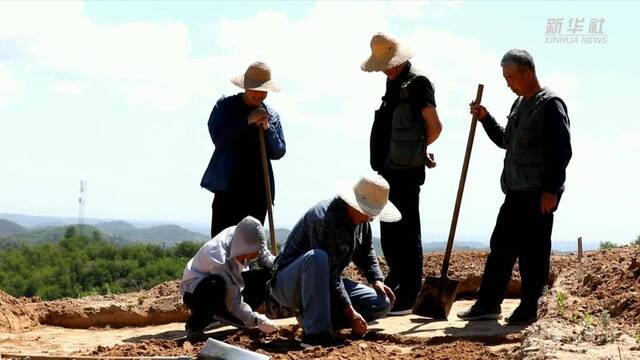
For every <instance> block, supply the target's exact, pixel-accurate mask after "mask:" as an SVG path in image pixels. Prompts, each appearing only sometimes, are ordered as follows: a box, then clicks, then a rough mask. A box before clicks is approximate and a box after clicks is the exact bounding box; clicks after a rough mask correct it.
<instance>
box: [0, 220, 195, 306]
mask: <svg viewBox="0 0 640 360" xmlns="http://www.w3.org/2000/svg"><path fill="white" fill-rule="evenodd" d="M69 229H73V227H69V228H68V231H67V233H68V235H72V233H73V230H69ZM199 248H200V245H199V244H196V243H190V242H182V243H179V244H178V245H176V246H175V247H172V248H163V247H162V246H159V245H151V244H133V245H122V246H117V245H114V244H112V243H110V242H107V241H105V240H102V239H100V238H99V237H96V236H95V235H94V236H92V237H91V238H89V237H85V236H71V237H65V238H63V239H61V240H60V241H59V242H57V243H52V244H37V245H24V244H23V245H19V246H15V247H11V248H6V249H0V289H3V290H5V291H6V292H8V293H9V294H11V295H13V296H40V297H42V298H43V299H45V300H53V299H59V298H62V297H74V298H75V297H78V296H82V295H87V294H103V295H104V294H109V293H119V292H130V291H137V290H140V288H143V289H148V288H151V287H153V286H155V285H157V284H159V283H162V282H165V281H169V280H174V279H179V278H180V277H181V275H182V270H183V269H184V266H185V264H186V263H187V261H189V259H190V258H191V257H192V256H193V255H194V254H195V253H196V251H197V250H198V249H199Z"/></svg>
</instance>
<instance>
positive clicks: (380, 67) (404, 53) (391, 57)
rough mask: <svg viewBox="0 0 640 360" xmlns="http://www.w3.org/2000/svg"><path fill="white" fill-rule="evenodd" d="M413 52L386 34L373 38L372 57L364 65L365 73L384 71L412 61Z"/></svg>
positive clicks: (379, 34)
mask: <svg viewBox="0 0 640 360" xmlns="http://www.w3.org/2000/svg"><path fill="white" fill-rule="evenodd" d="M412 57H413V52H412V51H411V50H409V48H407V47H405V46H403V45H401V44H400V43H399V42H398V41H397V40H396V39H394V38H392V37H391V36H389V35H387V34H384V33H377V34H375V35H373V37H372V38H371V56H369V58H368V59H367V60H366V61H365V62H363V63H362V66H360V68H361V69H362V70H364V71H367V72H371V71H384V70H387V69H390V68H392V67H394V66H398V65H400V64H402V63H403V62H405V61H407V60H409V59H411V58H412Z"/></svg>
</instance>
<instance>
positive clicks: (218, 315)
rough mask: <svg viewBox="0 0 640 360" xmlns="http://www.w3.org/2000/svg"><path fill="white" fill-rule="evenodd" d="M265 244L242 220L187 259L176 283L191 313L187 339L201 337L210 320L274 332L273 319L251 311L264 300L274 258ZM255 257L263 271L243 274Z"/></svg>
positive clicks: (256, 226)
mask: <svg viewBox="0 0 640 360" xmlns="http://www.w3.org/2000/svg"><path fill="white" fill-rule="evenodd" d="M266 245H267V242H266V239H265V237H264V230H263V228H262V225H261V224H260V222H259V221H258V220H257V219H255V218H253V217H251V216H247V217H246V218H244V219H243V220H242V221H240V222H239V223H238V225H237V226H231V227H228V228H226V229H225V230H223V231H221V232H220V233H219V234H218V235H216V236H215V237H214V238H213V239H211V240H209V241H208V242H206V243H205V244H204V245H202V247H201V248H200V250H198V252H197V253H196V255H195V256H194V257H193V258H191V260H189V262H188V263H187V265H186V267H185V269H184V273H183V275H182V281H181V283H180V292H181V293H182V294H183V297H182V298H183V301H184V304H185V306H186V307H187V308H189V309H191V317H190V318H189V319H188V320H187V323H186V325H185V328H186V330H187V337H188V338H189V339H193V340H195V339H199V338H202V337H203V335H204V333H203V331H204V328H205V327H206V326H207V325H209V324H210V323H211V322H212V321H214V319H215V320H219V321H221V322H224V323H227V324H230V325H233V326H237V327H240V328H253V327H258V328H259V329H260V330H261V331H262V332H265V333H270V332H273V331H275V330H277V327H276V325H275V324H274V323H273V321H271V320H270V319H268V318H267V317H266V316H264V315H262V314H259V313H257V312H255V311H253V310H252V309H255V308H257V307H258V306H259V305H260V304H262V303H263V302H264V300H265V298H266V296H267V290H266V282H267V280H268V279H269V278H270V277H271V268H272V267H273V260H274V256H273V255H272V254H271V252H269V250H268V249H267V246H266ZM255 259H258V262H259V263H260V265H261V266H262V267H264V268H265V270H259V271H250V272H245V273H243V271H245V270H247V269H248V268H247V262H248V261H252V260H255ZM245 282H246V287H245ZM243 295H244V298H243Z"/></svg>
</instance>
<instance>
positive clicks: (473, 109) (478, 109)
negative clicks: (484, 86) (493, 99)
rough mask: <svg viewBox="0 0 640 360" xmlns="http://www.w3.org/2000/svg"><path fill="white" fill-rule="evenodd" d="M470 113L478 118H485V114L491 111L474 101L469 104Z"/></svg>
mask: <svg viewBox="0 0 640 360" xmlns="http://www.w3.org/2000/svg"><path fill="white" fill-rule="evenodd" d="M469 113H470V114H471V115H473V116H476V118H477V119H478V120H482V119H484V118H485V116H487V115H489V111H487V108H486V107H484V106H482V105H480V104H476V103H475V101H472V102H471V103H470V104H469Z"/></svg>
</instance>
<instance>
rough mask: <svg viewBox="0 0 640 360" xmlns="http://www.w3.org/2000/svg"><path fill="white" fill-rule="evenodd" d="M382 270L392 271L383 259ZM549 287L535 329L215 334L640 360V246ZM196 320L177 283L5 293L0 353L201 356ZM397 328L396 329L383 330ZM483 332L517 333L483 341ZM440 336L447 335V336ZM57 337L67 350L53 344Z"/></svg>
mask: <svg viewBox="0 0 640 360" xmlns="http://www.w3.org/2000/svg"><path fill="white" fill-rule="evenodd" d="M486 255H487V254H486V253H484V252H478V251H469V252H456V253H454V254H453V256H452V262H451V271H450V274H451V276H452V277H456V278H458V279H460V280H461V288H460V291H459V294H458V298H459V299H460V300H461V301H457V302H456V304H458V305H454V307H455V306H464V307H466V306H468V305H469V304H471V302H470V301H463V299H465V298H470V297H472V296H473V293H474V291H475V290H476V289H477V287H478V286H479V283H480V278H481V274H482V270H483V266H484V261H485V259H486ZM442 256H443V255H442V254H428V255H426V256H425V274H428V275H436V276H437V275H438V273H439V267H440V264H441V261H442ZM381 266H382V268H383V271H384V272H386V270H387V269H386V264H384V259H382V260H381ZM347 276H349V277H351V278H354V279H356V280H358V279H361V277H360V275H359V274H358V271H357V270H356V269H355V268H349V269H347ZM549 285H550V289H549V290H548V291H547V292H546V293H545V295H544V296H543V298H542V299H541V311H540V313H541V314H540V315H541V318H540V320H539V321H538V322H537V323H536V324H534V325H532V326H530V327H528V328H526V329H524V327H523V328H521V329H515V330H513V329H509V328H507V327H505V326H504V324H503V323H499V324H498V323H496V324H489V323H486V324H479V323H468V324H467V323H465V322H462V321H461V320H457V319H456V318H455V312H456V311H457V310H456V309H455V308H454V310H453V311H452V315H451V316H450V319H449V322H443V324H442V325H441V326H442V327H443V328H445V330H442V329H441V330H438V329H437V326H432V327H426V328H424V329H423V330H424V332H425V334H420V333H419V332H417V331H413V332H407V331H402V330H401V327H403V326H404V327H407V326H410V327H411V329H416V328H418V327H420V326H427V325H424V324H423V323H424V322H423V323H421V320H419V319H415V318H411V317H401V318H396V319H397V320H394V319H391V318H387V319H382V320H381V321H380V323H378V324H373V325H371V329H372V331H370V332H369V333H368V334H367V335H366V336H365V337H364V338H353V337H352V336H351V335H350V334H349V333H348V332H345V333H343V334H342V335H341V336H342V337H344V338H345V340H346V345H345V346H343V347H339V348H328V349H325V348H320V347H315V348H310V349H301V348H300V346H299V340H298V339H299V337H300V335H301V332H300V329H299V328H298V327H297V325H294V324H295V320H292V319H288V320H287V319H284V320H286V321H288V323H287V325H286V326H285V327H284V329H283V330H281V331H280V332H279V333H278V334H273V335H269V336H262V335H260V334H259V333H258V332H256V331H239V330H222V331H216V332H214V333H212V334H211V336H212V337H214V338H216V339H218V340H222V341H225V342H227V343H229V344H233V345H238V346H241V347H244V348H247V349H251V350H254V351H257V352H260V353H264V354H268V355H269V356H271V357H272V358H273V359H311V358H313V359H316V358H320V359H374V358H377V357H381V356H382V357H386V358H388V359H413V358H428V359H461V360H462V359H465V360H466V359H640V327H639V324H640V248H639V247H637V246H636V247H631V246H627V247H622V248H618V249H613V250H606V251H595V252H588V253H586V255H585V257H584V258H583V259H582V261H580V262H579V261H577V259H576V256H575V255H573V254H571V255H562V256H555V255H554V256H553V257H552V274H551V276H550V280H549ZM519 291H520V282H519V276H518V274H517V269H515V270H514V276H513V277H512V281H511V284H510V286H509V290H508V292H507V295H508V296H512V297H514V296H515V297H517V296H518V294H519ZM510 301H511V302H510V303H511V304H514V305H513V306H512V307H515V305H517V300H515V301H514V300H510ZM510 306H511V305H510ZM512 307H511V308H512ZM506 311H507V310H505V316H506V315H508V313H506ZM509 311H510V310H509ZM187 316H188V311H187V310H186V309H185V308H184V307H183V306H182V304H181V301H180V296H179V294H178V290H177V281H173V282H169V283H165V284H161V285H158V286H156V287H155V288H153V289H151V290H148V291H145V292H140V293H131V294H121V295H110V296H93V297H87V298H82V299H64V300H58V301H52V302H42V301H40V300H38V299H24V298H19V299H16V298H13V297H11V296H9V295H7V294H6V293H3V292H1V291H0V354H5V355H3V358H6V357H7V356H6V354H7V353H14V354H15V353H20V349H21V347H22V348H24V347H25V346H26V345H30V346H29V348H31V349H33V348H34V346H33V345H34V344H40V343H42V344H43V346H42V347H43V349H42V351H41V352H39V353H40V354H58V355H59V354H61V352H63V353H64V351H65V350H64V349H65V341H68V344H67V347H66V349H68V351H69V352H67V354H68V355H72V354H73V355H76V356H78V355H89V356H185V355H195V354H197V353H198V352H199V351H200V349H201V347H202V346H203V343H195V344H191V343H189V342H187V341H184V338H183V335H184V333H183V332H182V331H181V330H182V324H183V322H184V320H185V319H186V318H187ZM389 321H392V322H394V323H390V322H389ZM455 321H458V322H459V323H457V324H456V323H455ZM162 324H166V325H162ZM394 324H396V325H397V326H398V327H399V328H398V330H397V332H395V333H388V331H387V332H382V330H383V329H393V326H394ZM425 324H426V323H425ZM478 324H479V325H478ZM429 326H431V325H429ZM473 326H480V327H476V328H475V329H474V328H473ZM482 326H485V327H486V328H487V329H494V330H495V329H498V328H500V329H509V330H508V331H507V333H505V334H499V335H496V333H495V332H493V333H492V334H493V335H491V336H488V335H487V334H489V332H486V333H485V334H484V335H485V336H483V331H484V330H482ZM80 329H84V330H80ZM446 329H448V330H446ZM479 329H480V330H479ZM394 331H395V330H391V332H394ZM435 331H444V336H438V335H436V333H435ZM473 331H475V333H474V332H473ZM423 335H424V336H423ZM53 338H55V339H57V341H59V342H60V344H58V343H56V345H55V346H54V343H53V342H50V343H47V339H53ZM61 339H66V340H61ZM47 344H48V345H47ZM56 346H59V347H58V348H55V347H56ZM70 349H75V350H73V351H70Z"/></svg>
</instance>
